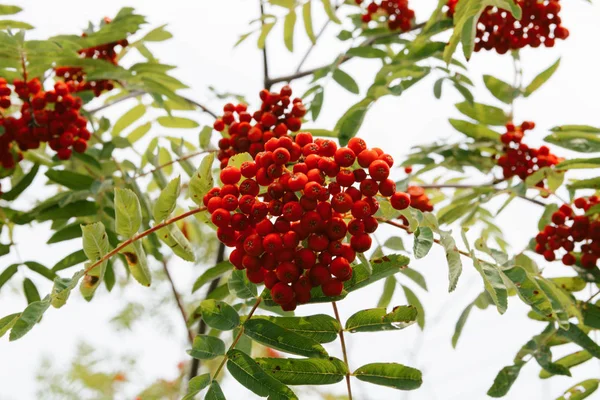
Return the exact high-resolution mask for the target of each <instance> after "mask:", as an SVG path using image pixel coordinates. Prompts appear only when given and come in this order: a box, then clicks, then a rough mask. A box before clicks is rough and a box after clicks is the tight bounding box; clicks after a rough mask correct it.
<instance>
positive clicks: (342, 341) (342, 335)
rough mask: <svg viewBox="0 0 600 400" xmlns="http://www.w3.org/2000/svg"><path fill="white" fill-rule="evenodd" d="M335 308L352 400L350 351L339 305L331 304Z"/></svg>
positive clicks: (347, 385) (349, 398) (349, 396)
mask: <svg viewBox="0 0 600 400" xmlns="http://www.w3.org/2000/svg"><path fill="white" fill-rule="evenodd" d="M331 305H332V306H333V313H334V314H335V319H337V321H338V322H339V324H340V331H339V332H338V334H339V336H340V343H341V345H342V355H343V356H344V364H346V369H347V370H348V373H347V374H346V387H347V389H348V400H352V385H351V384H350V365H349V364H348V351H347V350H346V341H345V340H344V327H343V325H342V320H341V318H340V313H339V312H338V308H337V304H336V303H335V301H332V302H331Z"/></svg>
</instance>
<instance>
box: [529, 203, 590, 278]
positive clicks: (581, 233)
mask: <svg viewBox="0 0 600 400" xmlns="http://www.w3.org/2000/svg"><path fill="white" fill-rule="evenodd" d="M597 204H600V198H599V197H598V196H591V197H589V198H585V197H580V198H577V199H575V201H574V205H575V208H577V209H580V210H581V211H583V212H582V213H581V215H578V214H577V212H575V210H573V208H571V206H569V205H567V204H565V205H562V206H561V207H560V209H559V210H557V211H556V212H554V213H553V214H552V223H550V224H548V225H547V226H545V227H544V229H543V230H542V231H541V232H540V233H538V234H537V236H536V238H535V241H536V243H537V244H536V246H535V251H536V252H537V253H538V254H542V255H543V256H544V258H545V259H546V260H547V261H554V260H556V259H557V257H560V255H559V254H558V253H559V252H560V249H561V248H562V249H564V251H565V254H564V255H563V256H562V262H563V264H565V265H574V264H575V263H576V262H577V258H576V257H575V254H576V253H580V259H579V262H580V265H581V266H582V267H583V268H587V269H590V268H594V267H596V263H597V262H598V259H599V258H600V218H599V215H598V214H595V215H585V213H586V212H587V211H588V210H589V209H590V208H591V207H593V206H595V205H597ZM577 244H579V246H578V247H579V248H578V249H576V247H575V246H576V245H577Z"/></svg>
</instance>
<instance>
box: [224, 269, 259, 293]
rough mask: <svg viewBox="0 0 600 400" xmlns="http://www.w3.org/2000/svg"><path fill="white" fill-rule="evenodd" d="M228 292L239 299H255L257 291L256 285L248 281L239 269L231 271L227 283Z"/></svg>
mask: <svg viewBox="0 0 600 400" xmlns="http://www.w3.org/2000/svg"><path fill="white" fill-rule="evenodd" d="M227 286H228V287H229V292H230V293H232V294H234V295H236V296H237V297H239V298H240V299H250V298H256V296H257V295H258V290H257V289H256V285H255V284H254V283H252V282H250V281H249V280H248V278H247V277H246V273H245V272H244V271H241V270H239V269H234V270H233V271H231V277H230V278H229V280H228V281H227Z"/></svg>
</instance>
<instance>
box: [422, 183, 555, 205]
mask: <svg viewBox="0 0 600 400" xmlns="http://www.w3.org/2000/svg"><path fill="white" fill-rule="evenodd" d="M419 186H420V187H422V188H423V189H475V188H486V187H489V188H492V189H494V190H495V191H497V192H502V191H506V189H500V188H497V187H495V186H494V184H493V183H489V184H481V185H461V184H431V185H419ZM517 197H519V198H521V199H523V200H526V201H529V202H530V203H533V204H537V205H538V206H542V207H546V206H547V204H546V203H544V202H543V201H539V200H536V199H532V198H530V197H527V196H524V195H520V194H519V195H517Z"/></svg>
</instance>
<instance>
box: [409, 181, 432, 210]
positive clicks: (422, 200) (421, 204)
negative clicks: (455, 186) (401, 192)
mask: <svg viewBox="0 0 600 400" xmlns="http://www.w3.org/2000/svg"><path fill="white" fill-rule="evenodd" d="M406 192H407V193H408V195H409V196H410V206H411V207H412V208H416V209H417V210H420V211H422V212H432V211H433V204H431V200H430V199H429V196H427V193H425V189H423V188H422V187H420V186H409V187H408V188H407V189H406Z"/></svg>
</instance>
